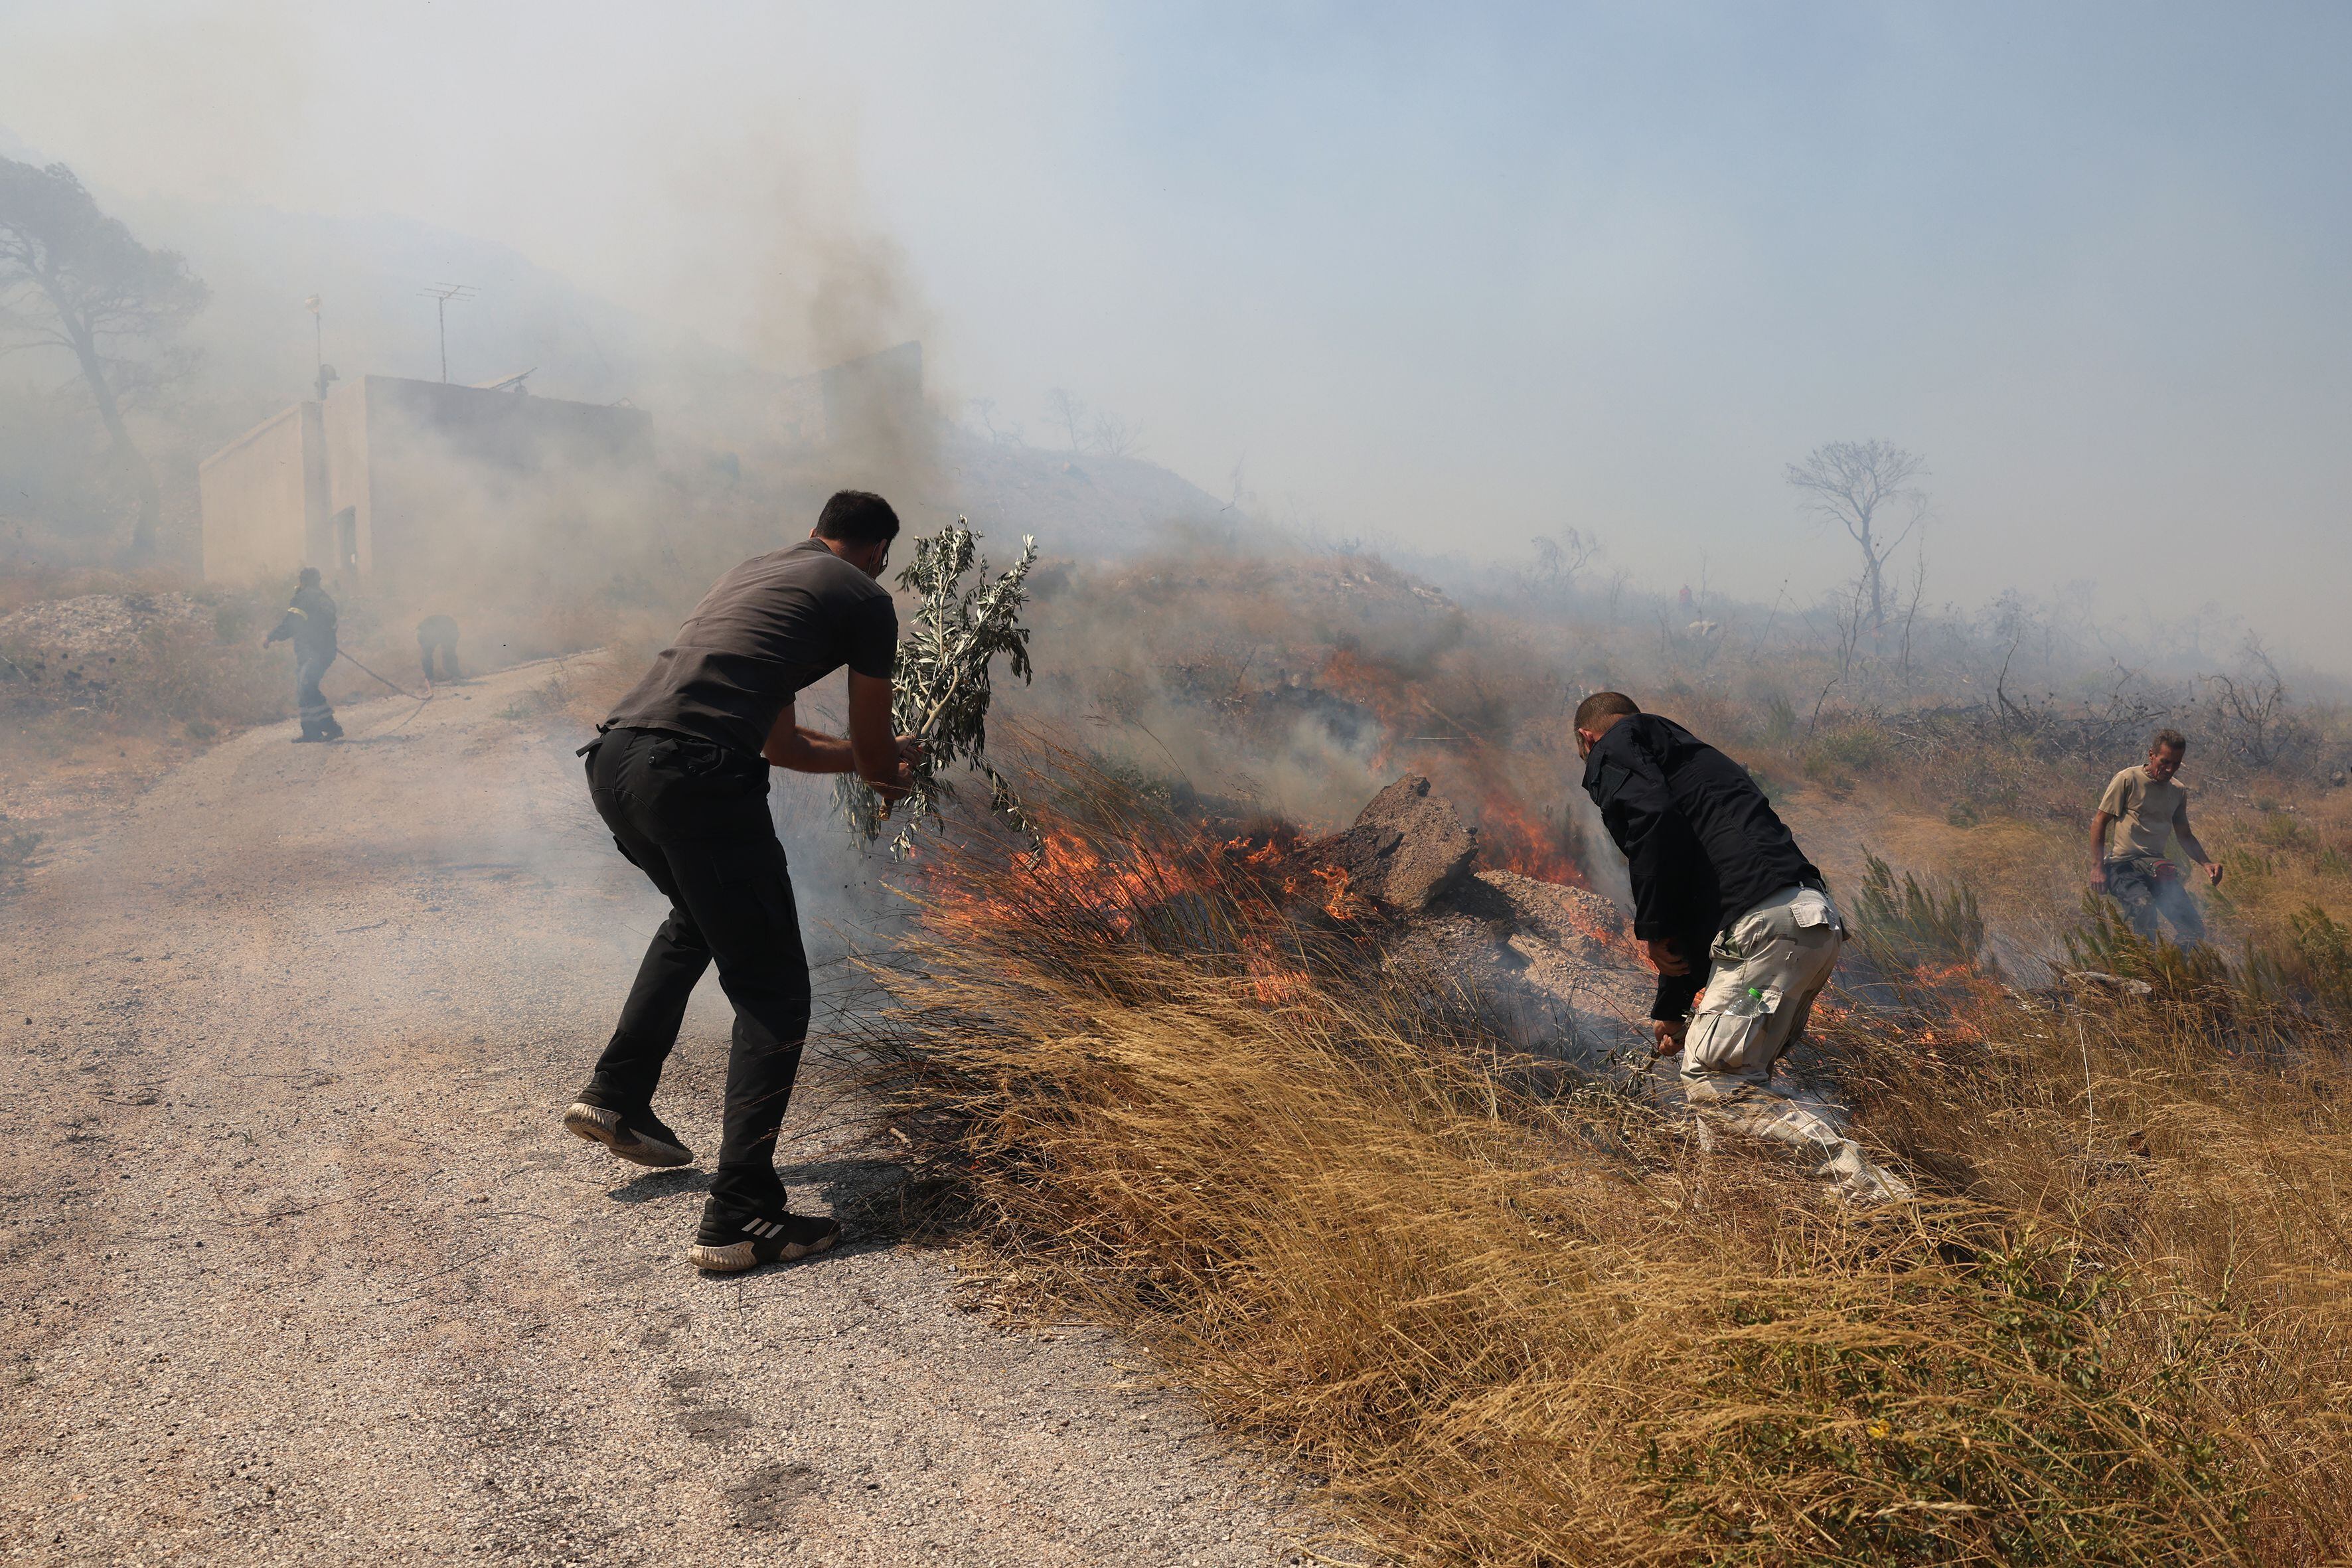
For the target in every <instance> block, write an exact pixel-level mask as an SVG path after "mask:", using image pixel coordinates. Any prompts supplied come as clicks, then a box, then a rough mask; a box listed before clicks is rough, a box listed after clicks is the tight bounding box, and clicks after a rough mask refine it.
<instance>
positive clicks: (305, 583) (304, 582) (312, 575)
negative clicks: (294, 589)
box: [294, 566, 319, 588]
mask: <svg viewBox="0 0 2352 1568" xmlns="http://www.w3.org/2000/svg"><path fill="white" fill-rule="evenodd" d="M318 580H319V569H318V568H317V567H316V566H305V567H303V568H302V574H301V575H300V576H299V577H297V578H295V579H294V581H295V582H296V583H297V584H299V585H300V586H302V587H305V588H307V587H309V586H310V584H313V583H315V582H317V581H318Z"/></svg>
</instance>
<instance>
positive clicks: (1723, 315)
mask: <svg viewBox="0 0 2352 1568" xmlns="http://www.w3.org/2000/svg"><path fill="white" fill-rule="evenodd" d="M0 37H4V38H5V47H0V126H5V128H6V129H7V130H9V131H11V132H14V133H15V134H16V136H17V137H19V138H21V139H22V140H23V141H25V142H28V143H30V144H32V145H35V146H37V147H39V148H40V149H42V150H43V151H44V152H45V153H49V154H50V155H53V156H58V157H62V158H64V159H66V160H67V161H68V162H70V163H73V164H74V165H75V166H76V168H77V169H78V170H79V172H81V173H82V174H84V176H85V177H86V178H88V179H89V180H90V181H91V182H92V183H94V184H101V185H103V186H106V187H110V188H113V189H117V190H121V191H124V192H130V193H168V194H176V195H213V196H218V197H222V198H227V199H232V200H237V201H245V202H258V203H263V204H268V205H274V206H278V207H281V208H286V209H289V210H296V211H316V212H324V213H330V214H343V215H371V214H382V213H392V214H399V215H403V216H411V217H415V218H417V219H421V220H425V221H427V222H431V223H435V224H439V225H444V226H448V227H451V228H455V229H458V230H462V231H465V232H468V233H472V234H477V235H480V236H483V237H488V238H492V239H496V240H500V241H503V242H506V243H508V244H510V245H512V246H514V247H518V248H519V249H520V250H521V251H523V252H524V253H526V254H527V255H529V256H530V258H533V259H534V260H536V261H538V262H540V263H541V264H542V265H544V266H547V267H549V268H554V269H556V270H558V271H561V272H563V273H565V274H567V275H568V276H570V277H572V278H573V279H576V280H577V281H578V282H580V283H581V284H582V285H583V287H586V288H588V289H591V290H593V291H595V292H597V293H600V294H603V295H604V296H606V297H608V298H610V299H612V300H614V301H616V302H618V303H620V304H623V305H625V306H627V307H629V308H631V309H633V310H640V311H643V312H645V313H646V314H647V315H650V316H653V317H655V318H657V319H659V320H662V321H669V322H674V323H677V324H679V325H683V326H687V327H690V328H692V329H694V330H696V331H700V332H702V333H704V334H705V335H707V336H709V337H711V338H713V339H714V340H718V341H720V342H730V343H738V344H741V345H743V346H745V347H747V348H748V349H750V350H751V352H753V353H755V354H757V355H758V356H759V357H761V358H762V359H763V360H765V361H767V362H769V363H773V364H775V365H777V366H779V367H781V368H801V367H803V366H804V365H805V364H806V363H808V362H809V361H810V360H812V359H814V358H821V357H823V355H824V353H825V352H826V350H827V349H828V348H829V347H830V346H831V340H832V339H833V338H835V336H837V335H838V334H835V333H831V332H828V331H826V330H825V329H824V325H823V322H824V320H826V319H827V317H828V314H829V313H831V312H835V311H837V310H848V311H851V312H853V313H857V314H860V315H861V316H864V317H871V318H875V320H874V321H867V322H866V328H871V327H874V326H876V325H877V323H878V325H879V326H881V327H884V328H888V329H890V330H898V329H901V328H903V329H904V331H907V332H908V333H919V335H921V336H922V337H923V338H924V339H925V341H926V342H927V343H928V344H929V347H930V350H931V354H932V361H931V363H932V364H933V366H934V367H935V373H936V375H937V377H938V378H939V380H940V382H941V383H942V384H943V387H944V389H945V390H947V391H948V392H950V394H951V395H966V396H980V395H986V396H991V397H993V398H995V399H996V400H997V403H998V405H999V408H1000V412H999V414H998V416H997V417H998V419H999V422H1000V423H1002V422H1003V420H1004V419H1005V418H1007V417H1010V418H1012V419H1014V420H1017V421H1021V422H1023V423H1024V424H1025V425H1026V427H1027V431H1028V434H1029V437H1030V438H1031V439H1033V440H1036V441H1039V442H1041V443H1043V442H1045V441H1047V440H1049V439H1050V438H1051V437H1050V436H1049V432H1048V428H1047V424H1046V420H1045V416H1044V412H1043V408H1042V395H1043V393H1044V392H1045V389H1046V388H1047V387H1051V386H1066V387H1069V388H1071V389H1073V390H1075V391H1076V392H1078V393H1080V394H1082V395H1086V396H1087V397H1089V398H1091V399H1093V400H1094V401H1095V402H1097V403H1098V404H1101V405H1107V406H1108V407H1111V408H1114V409H1116V410H1118V412H1119V413H1120V414H1121V415H1123V416H1125V417H1126V418H1127V419H1128V420H1129V422H1130V423H1134V424H1139V425H1141V426H1144V428H1145V437H1144V440H1145V447H1146V449H1147V451H1148V453H1149V454H1150V456H1152V457H1155V458H1159V459H1160V460H1161V461H1163V462H1165V463H1167V464H1169V465H1170V466H1171V467H1173V468H1176V469H1178V470H1179V471H1180V472H1182V473H1184V474H1186V475H1187V476H1188V477H1190V478H1192V479H1195V480H1196V481H1198V482H1200V483H1202V485H1204V486H1205V487H1207V488H1209V489H1215V490H1220V491H1222V490H1223V489H1224V487H1225V484H1226V482H1227V479H1226V476H1227V474H1228V472H1229V470H1230V469H1231V468H1233V466H1234V462H1235V461H1236V459H1244V460H1245V468H1244V482H1245V484H1246V485H1247V487H1248V489H1251V490H1253V491H1255V493H1256V495H1257V496H1258V498H1259V501H1260V504H1261V505H1262V507H1264V508H1265V510H1269V511H1272V512H1274V513H1276V514H1277V515H1282V516H1288V517H1295V518H1297V519H1300V520H1304V521H1313V522H1316V523H1318V524H1319V525H1320V526H1321V527H1323V528H1324V529H1326V530H1327V531H1329V532H1331V533H1333V534H1339V535H1345V534H1362V535H1366V536H1369V537H1372V538H1375V539H1378V538H1390V539H1394V540H1397V541H1400V542H1407V543H1410V544H1412V546H1414V547H1415V548H1419V549H1424V550H1460V551H1463V552H1470V553H1473V554H1477V555H1482V556H1488V557H1494V558H1504V557H1508V556H1513V555H1524V554H1525V553H1526V552H1527V549H1528V544H1527V542H1528V536H1529V535H1531V534H1533V533H1535V532H1538V531H1546V530H1549V529H1552V528H1556V527H1559V526H1570V525H1572V526H1577V527H1581V528H1586V529H1591V530H1597V531H1600V532H1601V534H1602V536H1603V537H1604V538H1605V540H1606V541H1607V542H1608V544H1609V547H1610V549H1611V551H1612V554H1613V555H1614V556H1615V557H1616V558H1617V559H1618V560H1620V561H1621V562H1622V563H1624V564H1626V565H1627V566H1629V567H1631V568H1632V569H1633V570H1634V571H1635V572H1636V573H1637V574H1640V575H1641V576H1642V577H1643V578H1644V579H1645V580H1648V581H1651V582H1653V583H1656V584H1661V585H1665V586H1672V585H1673V584H1675V582H1677V581H1685V580H1686V581H1690V582H1693V583H1694V584H1696V582H1697V580H1698V578H1699V575H1700V573H1701V571H1702V568H1703V569H1704V571H1705V572H1706V575H1707V578H1708V579H1709V581H1710V582H1711V583H1713V584H1716V585H1717V586H1729V587H1733V588H1736V589H1737V590H1738V591H1740V592H1742V593H1744V594H1746V595H1750V596H1753V597H1757V598H1760V599H1766V600H1769V599H1771V598H1772V597H1773V596H1774V595H1776V593H1777V592H1778V591H1779V588H1780V583H1781V582H1782V581H1783V580H1784V579H1786V580H1788V581H1789V582H1790V592H1791V593H1792V594H1794V595H1798V596H1800V597H1801V598H1807V599H1810V598H1811V597H1812V596H1814V595H1817V594H1819V593H1821V592H1822V591H1823V590H1825V589H1826V588H1828V587H1829V586H1830V585H1831V584H1833V583H1834V582H1835V581H1836V580H1837V579H1838V577H1839V575H1840V574H1841V573H1842V572H1843V571H1845V570H1847V569H1848V563H1847V562H1846V560H1845V558H1844V557H1843V555H1842V554H1841V553H1840V552H1839V550H1838V548H1837V542H1835V541H1832V539H1830V538H1828V537H1826V536H1825V535H1823V534H1822V533H1821V532H1820V531H1818V530H1817V529H1814V528H1812V527H1811V525H1808V524H1806V523H1804V522H1803V521H1801V519H1800V517H1799V515H1798V514H1797V511H1796V510H1795V508H1794V506H1793V504H1792V502H1791V500H1790V496H1789V494H1788V492H1787V491H1786V489H1785V488H1784V487H1783V486H1782V484H1781V482H1780V469H1781V467H1782V465H1783V464H1784V463H1786V462H1788V461H1789V460H1790V459H1792V458H1798V457H1801V455H1802V454H1803V453H1804V452H1805V451H1806V450H1807V449H1808V448H1809V447H1812V446H1814V445H1815V444H1817V443H1819V442H1821V441H1824V440H1830V439H1835V438H1842V437H1869V436H1885V437H1889V438H1891V439H1893V440H1895V441H1897V442H1900V443H1902V444H1904V445H1906V446H1908V447H1914V448H1916V449H1917V450H1919V451H1921V452H1923V453H1925V454H1926V455H1927V458H1928V459H1929V462H1930V464H1931V467H1932V469H1933V479H1932V480H1931V484H1932V489H1933V490H1934V494H1935V499H1936V509H1937V519H1936V521H1935V523H1934V525H1933V530H1932V531H1931V533H1930V535H1929V538H1928V551H1929V555H1928V562H1929V574H1930V576H1929V592H1930V595H1931V596H1934V597H1939V598H1940V597H1957V598H1960V599H1963V600H1966V601H1969V602H1980V601H1982V600H1984V599H1986V598H1989V597H1990V595H1993V594H1994V593H1996V592H1998V591H1999V590H2000V589H2001V588H2004V587H2008V586H2011V585H2015V586H2019V587H2021V588H2024V589H2026V590H2028V591H2029V592H2034V593H2042V594H2048V593H2052V592H2054V591H2057V590H2058V589H2059V588H2061V587H2062V586H2063V584H2068V583H2070V582H2074V581H2077V580H2082V579H2095V580H2096V582H2097V584H2098V585H2099V601H2098V602H2099V605H2100V607H2101V609H2102V611H2103V612H2104V613H2105V614H2107V615H2109V616H2117V615H2121V614H2125V613H2127V612H2129V611H2131V610H2133V609H2135V608H2136V607H2138V606H2142V605H2145V606H2146V608H2147V613H2150V614H2154V615H2158V616H2168V617H2172V616H2183V615H2188V614H2192V613H2194V612H2195V611H2196V610H2197V609H2198V608H2199V607H2200V605H2205V604H2208V603H2218V604H2219V605H2221V606H2222V607H2223V608H2224V609H2225V610H2227V611H2232V612H2236V613H2240V614H2243V615H2246V616H2249V617H2250V618H2252V619H2253V620H2255V621H2256V622H2257V624H2260V625H2262V626H2264V627H2265V629H2268V630H2270V631H2272V632H2273V636H2274V639H2275V640H2276V641H2277V642H2279V643H2281V644H2284V645H2286V646H2288V647H2291V648H2292V649H2294V650H2295V651H2297V652H2300V653H2301V654H2303V655H2304V656H2305V657H2308V658H2315V659H2318V660H2321V661H2323V662H2325V663H2326V664H2328V665H2329V666H2331V667H2333V668H2336V669H2339V670H2352V616H2347V615H2346V614H2345V612H2344V609H2343V602H2344V601H2345V599H2346V598H2347V594H2348V593H2352V549H2347V529H2346V521H2347V508H2346V501H2345V497H2346V496H2347V493H2352V439H2347V432H2352V267H2347V263H2352V196H2347V171H2352V93H2347V91H2346V90H2345V89H2344V83H2345V82H2346V81H2347V79H2352V7H2347V6H2345V5H2311V6H2307V7H2285V6H2272V7H2264V6H2255V5H2231V6H2220V5H2205V6H2199V7H2189V6H2165V5H2147V4H2137V5H2115V6H2097V5H2063V6H2053V5H2046V4H2038V5H2013V6H2002V5H1986V4H1976V3H1970V4H1965V5H1963V4H1957V3H1956V4H1951V5H1944V6H1940V7H1931V6H1927V5H1901V6H1895V5H1885V6H1872V5H1765V4H1755V3H1748V0H1743V3H1739V4H1727V5H1683V6H1671V5H1643V6H1639V7H1636V6H1633V5H1618V6H1604V7H1577V6H1569V5H1540V6H1526V7H1512V6H1491V7H1485V8H1475V7H1467V6H1459V5H1455V6H1443V7H1441V6H1432V5H1414V6H1403V5H1398V6H1388V7H1380V6H1369V5H1328V6H1327V5H1231V6H1178V5H1149V6H1146V5H1118V6H1099V7H1081V6H1049V5H981V4H967V5H952V6H945V5H943V6H939V7H928V6H920V7H918V6H888V5H871V6H869V5H860V6H850V5H834V6H825V7H806V8H803V7H794V6H787V5H773V4H762V5H680V4H671V5H661V6H651V5H642V4H632V5H599V4H589V3H585V0H565V3H563V4H545V5H540V4H518V3H469V4H435V5H425V4H407V5H352V4H338V5H324V6H322V5H288V6H278V5H264V4H233V5H106V4H96V3H91V0H81V3H79V4H76V5H71V6H65V5H54V4H46V3H45V4H41V5H23V4H18V3H17V0H0ZM844 268H847V275H850V276H855V277H859V278H866V279H870V280H878V283H879V285H880V286H879V287H878V288H877V289H874V290H871V291H869V292H868V293H867V294H866V295H865V296H861V297H860V298H857V299H854V300H847V301H844V300H842V299H841V298H840V297H839V291H838V289H832V288H826V289H820V288H819V285H818V283H816V282H815V281H813V280H814V279H824V278H834V279H837V278H839V277H840V276H843V275H844ZM813 309H814V316H815V320H816V322H817V324H816V325H814V326H813V325H812V311H813ZM861 330H866V329H865V328H861Z"/></svg>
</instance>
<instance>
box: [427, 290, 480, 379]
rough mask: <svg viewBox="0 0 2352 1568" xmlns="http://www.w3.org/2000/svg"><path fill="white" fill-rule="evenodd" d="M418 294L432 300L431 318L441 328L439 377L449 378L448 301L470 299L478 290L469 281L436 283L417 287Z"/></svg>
mask: <svg viewBox="0 0 2352 1568" xmlns="http://www.w3.org/2000/svg"><path fill="white" fill-rule="evenodd" d="M417 292H418V293H419V294H422V295H424V296H425V298H427V299H429V300H433V301H434V304H433V320H434V321H435V323H436V324H437V325H438V326H439V327H440V329H441V379H442V381H443V382H444V383H446V382H447V381H448V379H449V301H450V300H471V299H473V298H474V297H475V296H476V295H477V294H478V293H479V292H480V290H478V289H476V288H475V287H474V286H473V285H472V284H470V283H436V284H434V285H433V286H432V287H431V288H429V289H418V290H417Z"/></svg>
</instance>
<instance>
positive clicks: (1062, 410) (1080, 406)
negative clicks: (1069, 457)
mask: <svg viewBox="0 0 2352 1568" xmlns="http://www.w3.org/2000/svg"><path fill="white" fill-rule="evenodd" d="M1045 414H1046V416H1047V417H1048V418H1050V419H1052V420H1053V421H1054V423H1055V424H1056V425H1059V426H1061V427H1062V428H1063V429H1064V430H1065V431H1066V432H1068V434H1069V437H1070V450H1071V451H1073V452H1083V451H1085V450H1086V447H1087V428H1086V426H1087V400H1086V399H1085V398H1083V397H1080V396H1077V395H1076V394H1073V393H1069V392H1066V391H1064V390H1063V389H1062V388H1060V387H1058V386H1057V387H1055V388H1054V389H1053V390H1052V391H1050V392H1048V393H1046V394H1045Z"/></svg>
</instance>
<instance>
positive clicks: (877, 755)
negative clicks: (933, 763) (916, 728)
mask: <svg viewBox="0 0 2352 1568" xmlns="http://www.w3.org/2000/svg"><path fill="white" fill-rule="evenodd" d="M760 754H761V756H763V757H765V758H766V759H767V760H768V761H769V762H771V763H774V764H775V765H776V766H777V767H780V768H789V769H791V770H792V771H793V772H794V773H856V775H857V776H858V777H859V778H861V779H864V780H865V781H866V786H867V787H868V788H870V789H872V790H873V792H874V793H875V794H876V795H879V796H881V797H882V800H883V803H884V804H885V805H887V804H889V803H890V802H892V801H896V800H899V799H902V798H904V796H905V795H906V794H907V791H908V787H909V786H910V785H912V784H913V783H914V779H915V770H916V769H917V768H918V767H919V766H921V765H922V762H923V756H924V752H923V744H922V742H920V741H919V740H917V739H916V738H915V737H914V736H912V735H893V734H892V733H891V732H890V682H889V681H888V680H887V679H882V678H880V677H877V676H871V675H860V674H858V673H857V672H856V671H855V670H852V671H851V672H850V675H849V735H848V738H847V739H843V738H842V737H841V736H839V735H828V734H826V733H824V731H821V730H807V729H803V728H802V727H801V725H800V721H799V715H798V713H797V712H796V711H795V710H794V709H793V707H792V706H791V705H790V704H787V705H786V706H785V708H784V710H783V711H782V713H780V714H778V715H777V716H776V725H775V728H774V729H772V730H771V731H769V732H768V743H767V744H766V745H765V746H764V747H762V748H761V752H760Z"/></svg>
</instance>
